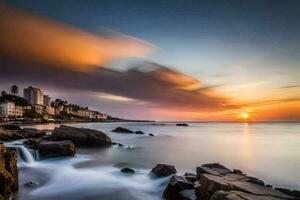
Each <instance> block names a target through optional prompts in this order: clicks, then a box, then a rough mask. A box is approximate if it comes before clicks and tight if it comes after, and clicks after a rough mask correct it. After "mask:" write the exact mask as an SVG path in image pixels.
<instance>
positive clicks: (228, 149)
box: [18, 122, 300, 200]
mask: <svg viewBox="0 0 300 200" xmlns="http://www.w3.org/2000/svg"><path fill="white" fill-rule="evenodd" d="M189 125H190V126H189V127H178V126H175V123H167V124H166V125H165V126H160V125H153V123H128V122H124V123H85V124H70V126H75V127H85V128H91V129H97V130H100V131H103V132H104V133H106V134H108V135H109V136H110V137H111V138H112V140H113V141H114V142H120V143H122V144H124V145H125V147H112V148H108V149H77V155H76V156H75V157H74V158H59V159H49V160H44V161H37V162H35V163H34V164H32V163H30V165H26V164H25V165H24V164H22V165H20V167H19V168H20V180H21V181H20V182H21V183H20V192H19V197H18V199H32V200H35V199H57V200H58V199H76V200H77V199H100V198H101V199H122V200H124V199H133V200H134V199H143V200H147V199H154V200H155V199H160V197H161V193H162V191H163V189H164V187H165V185H166V183H167V181H168V178H162V179H157V178H153V177H151V176H149V175H148V172H149V171H150V170H151V168H152V167H154V166H155V165H156V164H157V163H167V164H172V165H175V166H176V168H177V170H178V171H179V174H180V173H184V172H195V168H196V166H199V165H201V164H204V163H209V162H219V163H222V164H224V165H225V166H228V167H229V168H235V169H241V170H242V171H244V172H245V173H247V174H248V175H251V176H255V177H258V178H261V179H263V180H264V181H265V182H266V183H267V184H271V185H274V186H280V187H287V188H290V189H298V190H299V189H300V173H299V169H300V124H299V123H251V124H250V123H249V124H247V123H245V124H243V123H215V122H211V123H189ZM55 126H59V125H38V126H32V127H34V128H38V129H53V128H54V127H55ZM117 126H122V127H125V128H129V129H131V130H135V131H136V130H141V131H143V132H145V133H147V134H146V135H137V134H122V133H112V132H111V130H112V129H114V128H116V127H117ZM149 133H153V134H154V135H155V137H151V136H148V134H149ZM120 162H125V163H129V164H130V166H131V167H132V168H134V169H135V170H136V171H137V173H136V174H135V175H132V176H126V175H123V174H121V173H120V168H117V167H114V166H113V165H114V164H116V163H120ZM29 180H36V181H38V182H39V183H40V185H39V186H38V187H36V188H33V189H32V188H30V189H28V188H24V187H23V184H24V183H25V182H28V181H29Z"/></svg>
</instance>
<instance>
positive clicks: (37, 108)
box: [32, 104, 46, 115]
mask: <svg viewBox="0 0 300 200" xmlns="http://www.w3.org/2000/svg"><path fill="white" fill-rule="evenodd" d="M32 108H33V109H34V110H35V111H36V112H37V113H38V114H41V115H42V114H44V113H45V112H46V106H43V105H39V104H35V105H33V106H32Z"/></svg>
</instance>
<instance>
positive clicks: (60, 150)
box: [37, 140, 75, 158]
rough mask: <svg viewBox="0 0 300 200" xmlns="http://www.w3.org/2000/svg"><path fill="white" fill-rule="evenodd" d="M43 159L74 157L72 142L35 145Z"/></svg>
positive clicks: (42, 142)
mask: <svg viewBox="0 0 300 200" xmlns="http://www.w3.org/2000/svg"><path fill="white" fill-rule="evenodd" d="M37 146H38V147H37V148H38V150H39V153H40V155H41V156H42V157H43V158H51V157H60V156H74V154H75V145H74V143H73V142H72V141H68V140H65V141H41V142H39V143H38V145H37Z"/></svg>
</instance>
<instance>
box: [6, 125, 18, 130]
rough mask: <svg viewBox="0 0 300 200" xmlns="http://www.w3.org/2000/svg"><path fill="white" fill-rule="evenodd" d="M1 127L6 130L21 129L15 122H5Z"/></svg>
mask: <svg viewBox="0 0 300 200" xmlns="http://www.w3.org/2000/svg"><path fill="white" fill-rule="evenodd" d="M2 127H3V128H4V129H6V130H21V127H20V126H18V125H15V124H5V125H3V126H2Z"/></svg>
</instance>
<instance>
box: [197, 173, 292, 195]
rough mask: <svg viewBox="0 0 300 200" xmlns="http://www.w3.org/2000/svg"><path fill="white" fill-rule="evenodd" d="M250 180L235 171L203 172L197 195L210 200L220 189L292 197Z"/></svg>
mask: <svg viewBox="0 0 300 200" xmlns="http://www.w3.org/2000/svg"><path fill="white" fill-rule="evenodd" d="M248 180H249V178H248V177H247V176H242V175H238V174H233V173H231V174H226V175H213V174H210V173H202V174H201V175H200V178H199V182H200V184H201V187H200V190H199V193H197V197H198V198H199V199H203V200H209V199H210V198H211V197H212V195H213V194H214V193H215V192H217V191H218V190H223V191H231V190H237V191H242V192H246V193H249V194H251V195H254V196H267V197H274V198H275V197H276V198H282V199H290V197H289V196H288V195H285V194H283V193H281V192H279V191H276V190H273V189H271V188H269V187H265V186H262V185H260V184H255V183H252V182H249V181H248ZM257 198H259V197H257ZM257 198H256V199H257ZM215 199H218V198H215Z"/></svg>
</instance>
